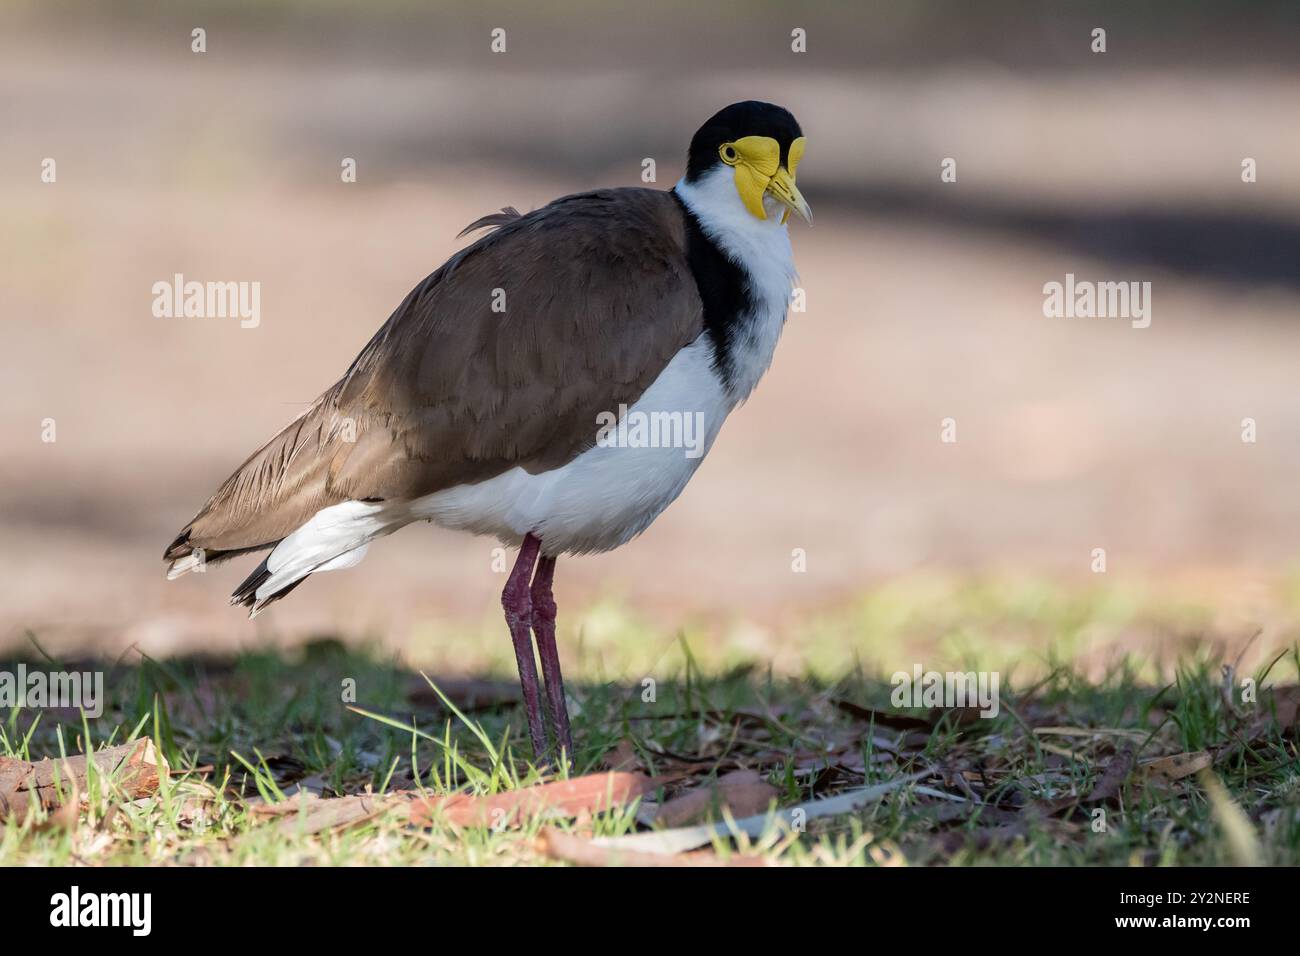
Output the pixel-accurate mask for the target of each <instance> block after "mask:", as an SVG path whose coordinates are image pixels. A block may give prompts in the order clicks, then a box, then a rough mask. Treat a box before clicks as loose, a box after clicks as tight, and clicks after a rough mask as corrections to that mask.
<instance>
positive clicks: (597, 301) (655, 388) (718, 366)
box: [163, 101, 812, 762]
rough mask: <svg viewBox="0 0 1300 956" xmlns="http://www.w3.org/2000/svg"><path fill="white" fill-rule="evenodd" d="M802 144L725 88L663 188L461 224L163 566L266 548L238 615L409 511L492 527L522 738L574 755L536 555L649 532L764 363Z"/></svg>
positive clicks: (537, 750) (786, 120)
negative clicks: (345, 363) (502, 559)
mask: <svg viewBox="0 0 1300 956" xmlns="http://www.w3.org/2000/svg"><path fill="white" fill-rule="evenodd" d="M805 146H806V138H805V136H804V134H803V131H802V129H801V127H800V126H799V123H798V122H797V121H796V120H795V118H794V116H793V115H792V114H791V113H790V112H789V111H788V110H786V109H784V108H782V107H780V106H776V105H773V104H770V103H763V102H757V101H746V102H741V103H734V104H732V105H730V106H727V107H726V108H724V109H722V110H720V111H718V112H717V113H716V114H714V115H713V116H712V117H710V118H709V119H708V120H707V121H706V122H705V123H704V124H703V125H702V126H701V127H700V128H699V129H698V131H697V132H696V133H695V134H694V136H692V138H691V140H690V144H689V147H688V149H687V155H686V167H685V173H684V175H683V176H682V177H681V179H680V180H679V181H678V182H677V183H676V184H675V185H674V186H673V187H672V188H671V189H657V188H651V187H619V188H603V189H596V190H594V191H589V192H583V193H578V194H575V195H569V196H564V197H562V198H559V199H556V200H554V201H553V202H551V203H549V204H547V205H545V206H542V207H540V208H538V209H535V210H533V211H531V212H528V213H522V214H521V213H519V212H518V211H517V210H515V209H514V208H512V207H505V208H503V209H502V210H501V212H499V213H493V214H491V215H487V216H484V217H483V218H481V219H479V220H477V221H475V222H473V223H471V224H470V225H469V226H467V227H466V228H465V229H464V230H463V231H462V232H461V233H460V234H459V236H458V237H457V238H462V237H465V236H467V235H470V234H471V233H474V232H476V231H480V230H483V233H482V235H480V236H479V237H478V238H477V239H476V240H475V241H473V242H471V243H470V244H469V245H467V246H465V247H464V248H463V249H461V250H460V251H458V252H456V253H455V254H454V255H452V256H451V258H450V259H448V260H447V261H446V262H445V263H444V264H443V265H442V266H440V267H439V268H438V269H436V270H435V271H434V272H433V273H431V274H430V275H429V276H428V277H426V278H425V279H424V280H423V281H422V282H420V283H419V284H418V285H417V286H415V288H414V289H412V290H411V292H410V293H409V294H408V295H407V296H406V297H405V298H404V299H403V300H402V302H401V304H400V305H398V306H397V308H396V310H394V311H393V313H392V314H391V315H390V316H389V318H388V320H387V321H386V322H385V323H384V324H383V325H382V326H381V327H380V329H379V331H378V332H376V333H375V334H374V336H373V337H372V338H371V339H370V341H369V342H368V343H367V344H366V346H365V347H364V348H363V349H362V350H361V353H360V354H359V355H358V356H357V357H356V359H355V360H354V361H353V362H352V364H351V366H350V367H349V368H348V369H347V371H346V372H345V373H344V374H343V376H342V377H341V378H339V380H338V381H337V382H335V383H334V384H333V385H332V386H330V387H329V388H328V389H326V390H325V391H324V392H323V393H322V394H321V395H320V396H319V397H318V398H317V399H316V400H315V401H314V402H313V403H312V404H311V405H310V406H309V407H308V408H306V410H305V411H303V412H302V414H300V415H299V416H298V417H297V418H296V419H295V420H294V421H292V422H291V423H290V424H289V425H287V426H286V427H285V428H284V429H283V430H281V431H280V432H279V433H278V434H277V435H275V437H273V438H272V439H271V440H270V441H268V442H267V443H266V444H265V445H263V446H262V447H261V448H259V449H258V450H257V451H255V452H254V453H253V454H252V455H251V456H250V457H249V458H248V459H247V460H246V461H245V462H244V463H243V464H242V465H240V466H239V467H238V468H237V469H236V470H235V471H234V473H233V474H231V475H230V476H229V477H228V478H227V479H226V480H225V481H224V482H223V483H222V484H221V485H220V486H219V487H218V489H217V491H216V492H215V493H214V494H213V495H212V497H211V498H210V499H209V500H208V501H207V503H206V504H205V505H204V506H203V507H202V508H201V509H200V510H199V512H198V514H196V515H195V516H194V518H193V519H191V520H190V521H189V523H188V524H186V525H185V526H184V527H183V528H182V529H181V531H180V533H179V534H178V535H177V536H176V538H175V539H174V540H173V541H172V542H171V544H170V545H168V547H167V548H166V550H165V551H164V554H163V557H164V560H165V561H167V562H170V565H169V569H168V572H167V577H168V578H169V579H174V578H177V577H180V576H181V575H183V574H185V573H187V572H190V571H194V570H196V569H199V568H203V567H206V566H207V565H208V564H212V563H216V562H220V561H226V560H229V559H232V558H237V557H240V556H243V555H248V554H254V553H258V552H263V551H265V552H267V554H266V556H265V557H264V558H263V559H262V562H261V563H260V564H259V565H257V567H256V568H255V569H254V570H253V571H252V573H251V574H249V575H248V577H247V578H246V579H245V580H244V581H243V583H241V584H240V585H239V586H238V587H237V588H236V589H235V591H234V593H233V595H232V596H231V604H232V605H237V606H242V607H246V608H248V610H249V615H250V617H253V616H256V615H257V614H259V613H260V612H261V611H263V610H264V609H265V608H267V607H268V606H270V605H271V604H272V603H274V602H276V601H278V600H281V599H282V598H284V597H285V596H287V595H288V594H290V593H291V592H292V591H294V590H295V589H297V588H298V587H299V586H300V585H301V584H302V583H303V582H304V581H306V580H307V579H308V578H309V577H310V576H312V575H315V574H319V573H323V572H328V571H337V570H341V569H343V568H349V567H352V566H354V565H356V564H357V563H358V562H360V561H361V559H362V558H363V557H364V556H365V554H366V552H367V550H368V549H369V547H370V546H371V545H372V544H373V543H374V542H376V541H378V540H380V539H382V538H384V537H385V536H387V535H389V534H392V533H393V532H395V531H397V530H399V529H400V528H402V527H404V526H406V525H408V524H412V523H415V522H420V521H427V522H432V523H434V524H436V525H439V526H441V527H443V528H449V529H454V530H459V531H466V532H470V533H473V534H477V535H488V536H493V537H495V538H497V539H498V540H499V541H500V542H501V543H503V544H504V545H506V546H507V547H510V548H517V549H518V557H517V559H516V561H515V563H514V566H513V568H512V570H511V571H510V573H509V574H508V576H507V578H506V582H505V587H504V588H503V590H502V593H501V604H502V608H503V610H504V614H505V622H506V627H507V629H508V630H509V632H510V638H511V641H512V644H513V647H514V652H515V659H516V663H517V665H518V671H519V681H520V687H521V691H522V695H523V705H524V710H525V712H526V716H527V721H528V735H529V742H530V744H531V746H532V750H533V753H534V755H535V756H536V757H537V759H538V760H539V761H546V760H547V759H549V757H550V756H551V755H552V754H554V755H556V756H558V758H559V760H560V761H562V762H563V761H573V759H574V745H573V736H572V728H571V725H570V721H569V714H568V708H567V703H566V697H565V691H564V678H563V674H562V672H561V668H560V659H559V654H558V651H557V648H556V642H555V628H556V616H557V606H556V602H555V598H554V593H553V583H554V579H555V569H556V562H557V559H558V558H559V557H561V556H568V555H581V554H593V553H600V552H606V551H610V550H612V549H614V548H617V547H619V546H621V545H623V544H625V543H627V542H628V541H629V540H631V539H632V538H634V537H636V536H637V535H638V534H640V533H641V532H642V531H644V530H645V529H646V528H647V527H649V525H650V524H651V522H653V521H654V520H655V518H657V517H658V516H659V515H660V514H661V513H662V512H663V511H664V509H665V508H667V507H668V505H669V504H671V503H672V502H673V501H674V500H675V499H676V498H677V497H678V495H680V494H681V492H682V490H683V489H684V488H685V487H686V484H687V482H688V481H690V479H691V477H692V476H693V475H694V473H695V471H696V469H697V468H698V467H699V465H700V463H701V462H702V461H703V459H704V457H705V455H706V454H707V452H708V451H709V449H710V448H711V447H712V445H713V442H714V439H716V437H717V435H718V431H719V429H720V428H721V426H722V423H723V421H724V420H725V419H726V418H727V416H728V415H729V414H730V413H731V412H732V411H733V410H734V409H735V408H736V407H737V406H738V405H740V404H741V403H743V402H744V401H745V400H746V399H747V398H748V397H749V395H750V393H751V392H752V391H753V390H754V388H755V386H756V385H757V384H758V381H759V379H760V378H761V377H762V376H763V375H764V373H765V372H766V371H767V369H768V367H769V366H770V364H771V361H772V357H773V352H774V350H775V348H776V345H777V341H778V339H779V337H780V335H781V331H782V328H783V326H784V324H785V322H786V314H787V307H788V305H789V303H790V300H791V294H792V291H793V289H794V286H795V283H796V281H797V273H796V272H795V267H794V258H793V251H792V246H791V242H790V235H789V220H790V216H791V213H794V214H795V215H797V216H799V217H800V218H801V219H803V220H805V221H806V222H807V223H809V224H811V223H812V211H811V209H810V208H809V206H808V203H807V202H806V201H805V199H804V198H803V196H802V195H801V193H800V192H799V189H798V188H797V187H796V185H795V177H796V174H797V170H798V166H799V163H800V160H801V159H802V157H803V154H804V149H805ZM534 637H535V640H536V646H535V648H534V643H533V641H534ZM538 660H540V662H541V675H542V679H543V681H544V684H543V683H539V679H538V670H537V661H538ZM543 694H544V695H545V704H544V705H543ZM543 706H545V710H546V725H545V726H544V724H543ZM548 730H549V737H550V740H551V742H552V743H551V745H548V736H547V732H548ZM551 746H553V748H554V749H553V750H552V749H551Z"/></svg>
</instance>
